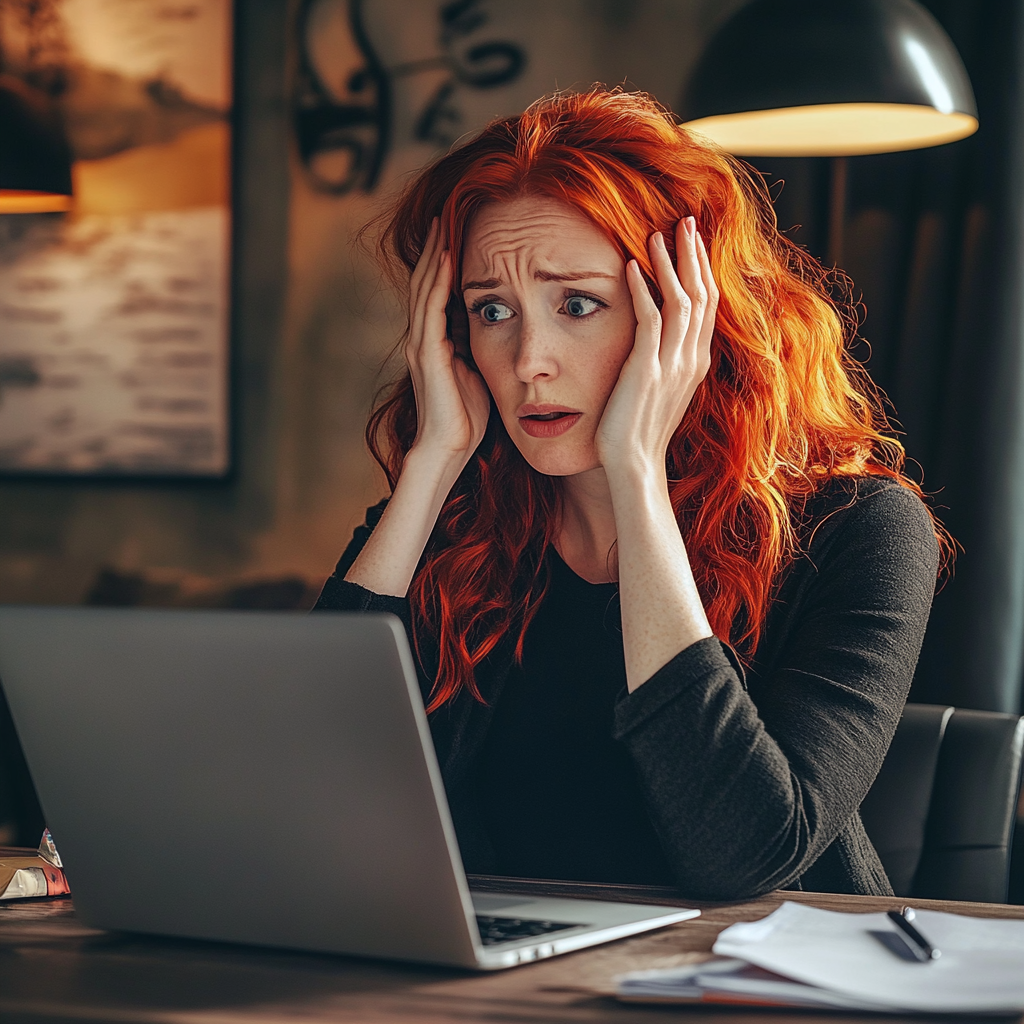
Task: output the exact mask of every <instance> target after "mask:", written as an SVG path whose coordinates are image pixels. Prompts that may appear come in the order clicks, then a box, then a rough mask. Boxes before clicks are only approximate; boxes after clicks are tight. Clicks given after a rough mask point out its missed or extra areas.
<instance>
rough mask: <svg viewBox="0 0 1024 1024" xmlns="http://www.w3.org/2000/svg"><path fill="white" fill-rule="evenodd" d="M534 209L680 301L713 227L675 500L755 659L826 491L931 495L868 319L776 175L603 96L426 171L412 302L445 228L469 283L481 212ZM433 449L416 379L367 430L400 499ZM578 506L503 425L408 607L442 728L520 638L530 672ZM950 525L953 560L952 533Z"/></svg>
mask: <svg viewBox="0 0 1024 1024" xmlns="http://www.w3.org/2000/svg"><path fill="white" fill-rule="evenodd" d="M522 195H536V196H542V197H547V198H553V199H557V200H561V201H563V202H565V203H568V204H569V205H571V206H572V207H574V208H575V209H577V210H580V211H582V212H583V213H584V214H586V216H588V217H589V218H590V219H591V220H592V221H593V223H594V224H595V225H597V227H598V228H600V229H601V230H602V231H603V232H604V233H605V234H606V235H607V237H608V238H609V239H610V240H611V241H612V243H613V244H614V245H615V246H616V247H617V248H618V250H619V252H620V253H621V254H622V259H623V261H626V260H628V259H631V258H632V259H636V260H637V261H638V262H639V265H640V268H641V270H643V272H644V274H645V276H646V278H647V280H648V283H649V284H650V286H651V289H652V292H653V293H654V295H655V298H656V299H657V300H658V301H659V302H660V296H659V295H658V292H657V288H656V286H655V284H654V273H653V268H652V266H651V261H650V256H649V252H648V247H647V242H648V239H649V238H650V236H651V235H652V234H653V233H654V232H655V231H661V232H663V234H664V236H665V240H666V243H667V244H668V246H669V248H670V255H672V256H673V258H674V253H672V251H671V250H672V246H673V241H674V238H675V232H674V228H675V225H676V223H677V222H678V221H679V219H680V218H682V217H685V216H693V217H694V218H696V224H697V230H698V231H699V232H700V233H701V235H702V237H703V238H704V240H705V243H706V245H707V248H708V252H709V255H710V260H711V267H712V271H713V273H714V275H715V279H716V281H717V282H718V286H719V289H720V292H721V299H720V303H719V307H718V316H717V319H716V322H715V331H714V337H713V340H712V345H711V368H710V371H709V372H708V375H707V378H706V380H705V382H704V383H703V384H702V386H700V387H699V388H698V389H697V392H696V394H695V395H694V397H693V400H692V401H691V403H690V406H689V408H688V409H687V411H686V414H685V416H684V417H683V420H682V422H681V423H680V425H679V427H678V429H677V430H676V432H675V434H674V436H673V438H672V441H671V443H670V445H669V449H668V453H667V468H668V476H669V480H670V484H669V487H670V497H671V501H672V506H673V508H674V510H675V513H676V520H677V522H678V523H679V529H680V531H681V533H682V536H683V538H684V541H685V543H686V549H687V552H688V554H689V558H690V563H691V565H692V568H693V573H694V577H695V579H696V583H697V587H698V589H699V591H700V594H701V598H702V600H703V602H704V608H705V611H706V613H707V617H708V620H709V622H710V624H711V627H712V629H713V630H714V631H715V634H716V635H717V636H718V637H720V638H721V639H722V640H724V641H726V642H727V643H730V644H732V645H733V646H734V647H735V648H736V649H737V651H738V652H739V653H740V656H741V657H744V658H749V657H750V656H751V655H752V654H753V651H754V649H755V648H756V646H757V641H758V639H759V637H760V634H761V630H762V628H763V625H764V621H765V616H766V614H767V611H768V607H769V604H770V601H771V596H772V592H773V586H774V585H775V584H776V583H777V581H778V579H779V577H780V573H781V571H782V570H783V569H784V568H785V567H786V566H787V564H788V563H789V562H790V561H791V560H792V558H793V557H794V556H795V554H796V553H797V551H798V550H799V543H800V540H799V526H800V522H801V519H800V516H801V512H802V510H803V508H804V505H805V503H806V501H807V499H808V498H809V497H810V495H812V494H813V493H814V492H815V491H816V490H817V489H818V488H819V487H820V486H821V485H822V483H823V482H824V481H825V480H827V479H829V478H832V477H836V476H861V475H865V474H869V475H876V476H885V477H889V478H891V479H893V480H896V481H898V482H899V483H901V484H902V485H903V486H905V487H907V488H908V489H910V490H912V491H914V492H915V493H916V494H918V495H920V494H921V491H920V488H919V487H918V485H917V484H916V483H914V482H913V481H912V480H910V479H909V478H908V477H906V476H905V475H904V473H903V465H904V452H903V448H902V446H901V445H900V443H899V442H898V441H897V440H896V439H895V438H894V437H892V436H891V434H890V433H889V424H888V422H887V419H886V416H885V412H884V410H883V407H882V403H881V400H880V397H879V394H878V392H877V391H876V389H875V387H874V385H873V384H872V383H871V381H870V379H869V378H868V376H867V373H866V371H865V370H864V368H863V367H862V366H861V364H860V363H858V362H857V361H856V360H855V359H854V358H853V357H852V355H851V354H850V352H849V350H848V345H849V343H850V342H851V341H852V339H853V337H854V334H855V332H856V329H857V326H858V321H857V317H856V313H855V309H854V307H853V306H852V304H851V303H850V302H849V301H848V298H847V299H840V300H837V299H836V298H835V297H834V293H836V292H837V284H838V285H840V286H841V285H842V283H843V281H842V279H841V278H837V275H835V274H834V273H831V274H830V273H829V272H827V271H825V270H824V269H823V268H822V267H821V265H820V264H819V263H818V262H816V261H815V260H814V259H813V257H811V256H810V255H809V254H808V253H807V252H806V251H804V250H803V249H800V248H798V247H797V246H796V245H795V244H793V243H792V242H791V241H790V240H789V239H787V238H786V237H785V236H784V235H782V234H780V233H779V230H778V225H777V222H776V218H775V211H774V209H773V207H772V202H771V198H770V196H769V195H768V192H767V190H766V188H765V185H764V182H763V180H762V179H761V177H760V176H759V175H758V174H757V173H756V172H752V170H751V169H750V168H748V167H747V166H746V165H745V164H742V163H741V162H739V161H738V160H735V159H734V158H732V157H730V156H729V155H727V154H726V153H724V152H722V151H721V150H720V149H718V148H717V147H716V146H715V145H713V144H712V143H710V142H708V141H707V140H705V139H702V138H701V137H700V136H699V135H696V134H691V133H690V132H688V131H687V130H685V129H683V128H681V127H680V126H679V125H678V124H677V123H676V121H675V120H674V118H673V116H672V115H671V114H670V113H669V112H668V111H666V110H665V109H664V108H662V107H660V106H659V105H658V104H657V103H656V102H655V101H654V100H653V99H651V98H650V97H648V96H645V95H642V94H638V93H624V92H621V91H619V90H615V91H608V90H604V89H594V90H592V91H590V92H587V93H581V94H556V95H554V96H550V97H547V98H545V99H542V100H540V101H538V102H537V103H535V104H534V105H533V106H531V107H530V108H529V109H528V110H527V111H526V112H525V113H523V114H521V115H519V116H518V117H512V118H503V119H499V120H496V121H493V122H492V123H491V124H489V125H488V126H487V127H486V128H484V129H483V131H482V132H480V134H479V135H477V136H476V137H475V138H474V139H472V141H470V142H468V143H466V144H465V145H463V146H461V147H460V148H458V149H456V150H455V151H454V152H452V153H449V154H448V155H447V156H445V157H443V158H441V159H440V160H438V161H437V162H435V163H434V164H432V165H431V166H429V167H427V168H426V169H425V170H424V171H423V172H422V173H420V174H419V175H418V176H417V177H416V179H415V180H414V181H413V182H412V183H411V184H410V185H409V186H408V188H407V189H406V190H405V192H404V193H403V195H402V196H401V198H400V200H399V201H398V203H397V205H396V206H395V207H394V209H393V210H392V212H391V214H390V217H389V218H388V220H387V222H386V227H385V229H384V232H383V234H382V237H381V240H380V251H381V255H382V259H383V261H384V264H385V267H386V268H387V269H388V270H389V271H390V274H391V276H392V278H393V279H394V280H396V281H397V282H398V283H403V284H405V285H406V286H407V285H408V280H409V275H410V274H411V272H412V270H413V268H414V267H415V266H416V263H417V260H418V259H419V256H420V253H421V252H422V251H423V246H424V244H425V242H426V238H427V233H428V231H429V229H430V225H431V222H432V220H433V218H434V217H439V218H440V226H441V231H442V235H443V237H444V238H446V239H447V245H448V247H449V249H450V250H451V252H452V253H453V255H454V276H453V281H455V282H458V281H460V280H461V264H462V259H461V255H462V250H463V243H464V240H465V238H466V235H467V231H468V228H469V225H470V222H471V221H472V218H473V216H474V214H475V213H476V212H477V211H478V210H479V209H480V208H481V207H483V206H485V205H487V204H489V203H500V202H508V201H510V200H512V199H515V198H517V197H519V196H522ZM456 289H457V286H456ZM839 290H841V288H840V289H839ZM847 292H848V289H847ZM448 316H449V324H450V335H451V337H452V340H453V341H454V343H455V346H456V351H457V352H458V353H459V355H460V357H461V358H464V359H466V360H467V361H469V362H470V363H471V356H470V354H469V349H468V327H467V318H466V310H465V306H464V305H463V303H462V298H461V295H460V293H459V292H458V291H457V290H453V292H452V295H451V298H450V301H449V304H448ZM415 437H416V403H415V398H414V395H413V390H412V384H411V381H410V378H409V375H408V373H405V374H404V376H402V377H401V378H400V379H399V380H397V381H396V382H395V383H394V384H393V385H391V386H390V387H389V388H388V389H387V390H386V391H385V392H384V393H383V394H382V397H381V400H380V401H379V402H378V404H377V407H376V409H375V410H374V412H373V414H372V415H371V417H370V421H369V423H368V425H367V428H366V438H367V443H368V446H369V448H370V451H371V452H372V453H373V455H374V457H375V458H376V459H377V461H378V463H379V464H380V465H381V467H382V468H383V469H384V472H385V474H386V475H387V478H388V481H389V483H390V485H391V487H392V488H393V487H394V485H395V483H396V481H397V479H398V476H399V474H400V473H401V471H402V464H403V460H404V458H405V455H406V454H407V452H408V451H409V449H410V447H411V446H412V443H413V441H414V439H415ZM559 509H560V503H559V489H558V481H557V478H553V477H546V476H544V475H542V474H540V473H538V472H536V471H535V470H533V469H532V468H531V467H530V466H529V465H528V464H527V462H526V460H525V459H524V458H523V457H522V455H521V454H520V453H519V451H518V449H517V448H516V447H515V445H514V444H513V442H512V440H511V439H510V438H509V436H508V434H507V433H506V431H505V428H504V426H503V425H502V423H501V420H500V418H499V416H498V415H497V411H496V410H495V409H493V408H492V412H491V417H490V422H489V425H488V428H487V434H486V436H485V438H484V441H483V443H482V444H481V445H480V447H479V449H478V450H477V452H476V453H475V455H474V457H473V458H472V459H471V460H470V462H469V464H468V465H467V467H466V469H465V470H464V472H463V473H462V476H461V477H460V479H459V481H458V482H457V483H456V485H455V487H454V488H453V489H452V492H451V494H450V495H449V497H448V499H447V501H446V502H445V504H444V507H443V508H442V510H441V513H440V515H439V517H438V521H437V525H436V528H435V530H434V532H433V535H432V537H431V540H430V543H429V544H428V546H427V550H426V551H425V553H424V556H423V559H422V561H421V564H420V566H419V568H418V570H417V572H416V575H415V577H414V579H413V582H412V586H411V588H410V591H409V599H410V603H411V606H412V611H413V623H414V638H415V640H416V647H417V651H418V653H419V654H420V657H421V660H422V658H423V651H424V649H425V645H424V644H422V643H421V638H422V637H426V636H429V637H430V638H431V640H432V642H433V644H436V649H437V656H436V657H437V661H436V666H435V665H430V666H427V665H424V669H425V670H426V671H432V674H433V675H434V677H435V685H434V689H433V692H432V694H431V699H430V703H429V706H428V711H434V710H436V709H437V708H438V707H440V706H442V705H443V704H445V703H446V702H448V701H449V700H451V699H452V698H453V697H454V696H455V695H456V694H457V693H458V692H459V691H460V690H461V689H463V688H465V689H468V690H469V691H470V692H471V693H472V694H473V696H474V697H476V698H477V699H478V700H482V699H483V698H482V697H481V694H480V692H479V690H478V688H477V685H476V680H475V675H474V670H475V668H476V666H477V665H479V664H480V662H481V661H482V660H483V659H484V658H485V657H487V655H488V654H489V653H490V652H491V651H492V650H493V649H494V647H495V646H496V644H497V643H498V642H499V641H500V640H501V639H502V638H503V637H505V636H507V635H509V634H511V635H513V636H515V637H516V648H515V651H516V657H517V659H518V658H521V657H522V650H523V639H524V636H525V634H526V630H527V627H528V626H529V624H530V621H531V619H532V617H533V614H534V613H535V612H536V610H537V608H538V607H539V605H540V602H541V600H542V599H543V597H544V594H545V592H546V589H547V585H548V575H547V568H546V560H545V557H544V556H545V552H546V549H547V546H548V545H549V544H551V543H552V542H553V541H554V540H555V538H556V536H557V526H558V518H559ZM935 529H936V535H937V537H938V539H939V543H940V547H941V549H942V550H943V552H944V553H947V554H948V552H949V551H950V543H949V540H948V537H947V535H946V534H945V532H944V531H943V529H942V527H941V525H940V524H939V523H938V522H937V521H936V522H935ZM431 660H433V659H431ZM435 669H436V671H435Z"/></svg>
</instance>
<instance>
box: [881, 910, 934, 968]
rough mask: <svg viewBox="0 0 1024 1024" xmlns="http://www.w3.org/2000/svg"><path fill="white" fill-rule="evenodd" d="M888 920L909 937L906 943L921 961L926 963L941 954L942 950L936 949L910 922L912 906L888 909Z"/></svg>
mask: <svg viewBox="0 0 1024 1024" xmlns="http://www.w3.org/2000/svg"><path fill="white" fill-rule="evenodd" d="M888 916H889V920H890V921H892V923H893V924H894V925H896V927H897V928H899V930H900V931H901V932H903V934H904V935H905V936H906V937H907V938H908V939H910V942H908V943H907V945H908V946H909V947H910V951H911V952H912V953H913V954H914V956H915V957H917V959H918V960H920V961H921V963H928V962H929V961H930V960H938V959H939V957H940V956H942V951H941V950H938V949H936V948H935V947H934V946H933V945H932V944H931V943H930V942H929V941H928V940H927V939H926V938H925V937H924V936H923V935H922V934H921V933H920V932H919V931H918V930H917V929H916V928H915V927H914V926H913V925H912V924H911V921H913V920H914V917H915V916H916V915H915V914H914V910H913V908H912V907H904V908H903V909H902V910H890V911H889V912H888Z"/></svg>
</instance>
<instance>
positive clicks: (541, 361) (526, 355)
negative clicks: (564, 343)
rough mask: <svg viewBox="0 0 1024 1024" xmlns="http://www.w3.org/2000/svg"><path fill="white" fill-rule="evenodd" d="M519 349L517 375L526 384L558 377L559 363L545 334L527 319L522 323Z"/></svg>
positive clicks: (516, 360)
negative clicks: (539, 379)
mask: <svg viewBox="0 0 1024 1024" xmlns="http://www.w3.org/2000/svg"><path fill="white" fill-rule="evenodd" d="M520 322H521V324H522V327H521V328H520V331H519V347H518V349H517V351H516V359H515V374H516V377H518V378H519V380H521V381H523V383H524V384H529V383H530V382H531V381H534V380H537V379H538V378H547V377H557V376H558V362H557V360H556V359H555V355H554V352H553V350H552V348H551V346H550V343H549V341H548V340H546V339H545V337H544V332H543V331H541V330H538V329H537V325H536V324H534V323H531V322H530V321H529V320H527V318H526V317H523V319H522V320H521V321H520Z"/></svg>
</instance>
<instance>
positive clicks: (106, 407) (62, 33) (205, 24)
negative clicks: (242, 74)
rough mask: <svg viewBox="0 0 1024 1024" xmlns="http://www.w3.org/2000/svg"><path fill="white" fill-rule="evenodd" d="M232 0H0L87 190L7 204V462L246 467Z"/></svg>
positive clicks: (1, 338)
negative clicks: (236, 462)
mask: <svg viewBox="0 0 1024 1024" xmlns="http://www.w3.org/2000/svg"><path fill="white" fill-rule="evenodd" d="M232 37H233V33H232V10H231V0H189V2H180V3H167V2H166V0H0V60H2V76H0V85H2V83H4V82H6V83H7V84H8V85H10V86H11V87H14V88H19V89H22V90H30V91H31V92H32V94H33V95H34V96H37V97H39V99H40V102H41V103H44V102H45V103H47V104H50V105H51V106H52V107H53V108H55V110H56V111H57V113H58V115H59V122H60V123H61V124H62V126H63V131H64V132H66V136H67V143H68V148H69V150H70V154H71V160H72V165H71V172H72V181H73V192H74V195H73V197H72V200H71V205H70V209H69V210H68V211H67V212H62V213H7V214H2V215H0V474H5V475H6V474H18V475H24V474H30V475H37V474H41V475H47V476H54V475H56V476H108V477H109V476H114V477H116V476H134V477H139V476H148V477H153V476H173V477H196V478H200V477H206V478H211V477H213V478H216V477H221V476H223V475H225V474H226V473H227V472H228V471H229V469H230V437H229V422H230V409H229V399H230V388H229V380H230V374H229V366H230V352H229V336H230V310H229V297H230V280H231V272H230V271H231V205H230V182H231V166H230V153H231V121H230V114H231V103H232V96H231V83H232Z"/></svg>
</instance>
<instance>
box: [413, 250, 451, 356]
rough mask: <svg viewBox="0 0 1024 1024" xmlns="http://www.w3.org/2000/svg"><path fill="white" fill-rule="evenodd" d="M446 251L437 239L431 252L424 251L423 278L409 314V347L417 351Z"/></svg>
mask: <svg viewBox="0 0 1024 1024" xmlns="http://www.w3.org/2000/svg"><path fill="white" fill-rule="evenodd" d="M443 252H444V250H442V249H441V248H440V245H439V244H438V239H437V238H436V237H435V239H434V242H433V244H432V245H431V247H430V251H429V252H427V251H426V250H424V254H423V257H422V258H421V259H422V262H423V264H424V267H423V276H422V277H421V278H420V281H419V286H418V288H417V291H416V294H415V295H414V296H412V297H411V301H412V308H411V310H410V314H409V341H408V346H409V347H410V348H412V349H414V350H415V349H417V348H418V347H419V346H420V344H421V342H422V340H423V324H424V316H425V314H426V305H427V298H428V297H429V295H430V294H431V292H432V290H433V288H434V284H435V282H436V281H437V274H438V270H439V269H440V264H441V256H442V253H443Z"/></svg>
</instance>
